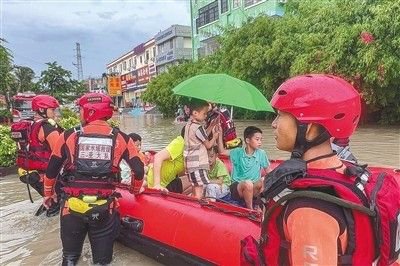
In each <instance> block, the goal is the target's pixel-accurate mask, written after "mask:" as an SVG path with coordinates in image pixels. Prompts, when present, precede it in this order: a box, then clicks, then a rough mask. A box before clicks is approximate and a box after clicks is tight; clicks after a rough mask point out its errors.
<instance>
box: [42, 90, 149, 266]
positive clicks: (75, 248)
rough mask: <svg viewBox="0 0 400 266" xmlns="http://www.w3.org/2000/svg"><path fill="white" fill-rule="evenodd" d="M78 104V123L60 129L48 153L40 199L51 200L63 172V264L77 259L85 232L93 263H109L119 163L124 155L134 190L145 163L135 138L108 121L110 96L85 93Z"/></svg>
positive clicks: (115, 224) (114, 234)
mask: <svg viewBox="0 0 400 266" xmlns="http://www.w3.org/2000/svg"><path fill="white" fill-rule="evenodd" d="M77 104H78V106H79V108H80V119H81V123H82V126H81V127H78V128H74V129H71V130H67V131H65V132H64V133H63V134H61V136H60V138H59V139H58V142H57V144H56V147H55V149H54V151H53V153H52V155H51V158H50V163H49V167H48V169H47V171H46V175H45V178H44V195H45V198H44V204H45V205H46V206H48V205H49V204H51V203H52V202H53V200H54V184H55V178H56V176H57V174H58V173H59V171H60V169H61V167H64V174H63V176H62V178H61V182H62V184H63V188H62V189H63V192H64V195H63V198H62V202H61V215H60V231H61V240H62V246H63V263H62V264H63V265H75V264H77V262H78V259H79V257H80V255H81V252H82V246H83V242H84V240H85V237H86V235H88V236H89V241H90V244H91V247H92V254H93V263H94V264H101V265H104V264H109V263H110V262H111V260H112V254H113V243H114V240H115V239H116V237H117V235H118V232H119V226H120V218H119V212H118V201H117V198H118V197H119V195H118V193H116V192H115V185H116V184H117V183H118V182H119V181H120V180H119V178H118V176H119V175H118V172H119V167H118V166H119V163H120V161H121V159H124V160H125V161H126V162H127V163H128V165H129V167H130V168H131V169H132V182H131V185H132V191H133V192H134V193H139V192H140V188H141V185H142V182H143V175H144V166H143V162H142V161H141V160H140V158H139V156H138V150H137V149H136V146H135V145H134V143H133V141H132V140H131V139H130V138H129V137H128V136H127V135H126V134H125V133H123V132H121V131H120V130H119V129H117V128H112V127H111V126H109V124H108V123H107V120H108V119H110V118H111V117H112V115H113V110H114V105H113V102H112V99H111V98H110V97H109V96H107V95H104V94H100V93H88V94H85V95H83V96H82V97H81V98H80V99H79V100H78V101H77Z"/></svg>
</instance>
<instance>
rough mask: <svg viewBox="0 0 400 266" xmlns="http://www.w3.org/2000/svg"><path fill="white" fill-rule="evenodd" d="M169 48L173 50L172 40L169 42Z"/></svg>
mask: <svg viewBox="0 0 400 266" xmlns="http://www.w3.org/2000/svg"><path fill="white" fill-rule="evenodd" d="M169 48H170V49H174V40H170V41H169Z"/></svg>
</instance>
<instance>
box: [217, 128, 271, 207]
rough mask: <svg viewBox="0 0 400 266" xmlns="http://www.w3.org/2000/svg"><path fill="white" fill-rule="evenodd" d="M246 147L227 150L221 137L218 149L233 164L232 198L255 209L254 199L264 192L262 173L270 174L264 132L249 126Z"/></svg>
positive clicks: (246, 133) (246, 134)
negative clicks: (262, 145)
mask: <svg viewBox="0 0 400 266" xmlns="http://www.w3.org/2000/svg"><path fill="white" fill-rule="evenodd" d="M244 144H245V145H244V146H243V147H238V148H234V149H232V150H225V148H224V144H223V140H222V138H221V137H220V138H219V141H218V148H219V150H220V154H223V155H226V156H229V157H230V161H231V163H232V175H231V177H232V184H231V185H230V191H231V197H232V198H233V199H234V200H241V199H243V200H244V202H245V204H246V207H247V208H249V209H253V198H254V197H257V196H258V195H259V194H260V193H261V192H262V190H263V178H262V177H261V171H262V170H263V169H265V170H266V171H267V172H268V166H269V161H268V157H267V154H266V153H265V151H264V150H262V149H260V148H261V144H262V131H261V129H259V128H258V127H254V126H249V127H247V128H246V129H245V130H244Z"/></svg>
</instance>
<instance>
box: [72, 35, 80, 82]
mask: <svg viewBox="0 0 400 266" xmlns="http://www.w3.org/2000/svg"><path fill="white" fill-rule="evenodd" d="M75 50H76V63H72V64H73V65H74V66H75V67H76V70H77V72H78V81H81V80H82V79H83V69H82V56H81V45H80V44H79V42H77V43H76V49H75Z"/></svg>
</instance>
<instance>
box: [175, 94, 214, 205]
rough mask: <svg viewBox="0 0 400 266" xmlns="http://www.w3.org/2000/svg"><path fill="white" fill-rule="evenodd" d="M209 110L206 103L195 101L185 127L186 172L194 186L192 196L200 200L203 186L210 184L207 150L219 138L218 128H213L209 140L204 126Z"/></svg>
mask: <svg viewBox="0 0 400 266" xmlns="http://www.w3.org/2000/svg"><path fill="white" fill-rule="evenodd" d="M208 108H209V104H208V103H207V102H206V101H203V100H198V99H194V100H193V101H192V103H191V106H190V112H191V113H190V119H189V121H188V122H187V124H186V126H185V150H184V153H183V156H184V159H185V170H186V174H187V176H188V178H189V182H190V183H191V185H192V195H193V196H194V197H196V198H198V199H200V198H201V197H202V195H203V186H204V185H207V184H208V183H209V180H208V171H209V164H208V153H207V149H210V148H212V147H213V146H214V145H215V143H216V140H217V138H218V136H219V134H218V131H217V130H216V127H213V128H212V133H213V137H212V138H211V140H208V135H207V133H206V130H205V128H204V126H203V123H204V122H205V120H206V118H207V112H208Z"/></svg>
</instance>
